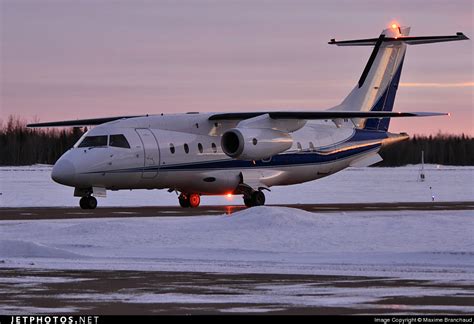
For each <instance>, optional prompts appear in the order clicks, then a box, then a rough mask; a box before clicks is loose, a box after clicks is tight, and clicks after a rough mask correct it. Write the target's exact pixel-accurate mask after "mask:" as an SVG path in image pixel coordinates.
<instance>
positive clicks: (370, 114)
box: [209, 110, 448, 120]
mask: <svg viewBox="0 0 474 324" xmlns="http://www.w3.org/2000/svg"><path fill="white" fill-rule="evenodd" d="M264 114H268V115H269V116H270V118H273V119H340V118H343V119H345V118H394V117H431V116H446V115H448V114H447V113H435V112H397V111H334V110H327V111H269V112H248V113H223V114H214V115H211V116H210V117H209V120H244V119H249V118H254V117H257V116H260V115H264Z"/></svg>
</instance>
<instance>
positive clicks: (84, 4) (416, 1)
mask: <svg viewBox="0 0 474 324" xmlns="http://www.w3.org/2000/svg"><path fill="white" fill-rule="evenodd" d="M343 3H344V5H341V2H338V1H307V2H302V3H300V4H299V5H295V4H294V2H293V1H289V0H287V1H286V0H275V1H274V2H273V1H272V2H271V5H268V3H267V2H265V1H263V2H260V1H255V2H254V1H235V2H232V5H229V4H228V3H227V2H226V1H222V2H220V1H210V0H202V1H199V2H197V1H194V0H183V1H151V2H143V3H141V4H140V5H138V4H137V3H136V2H134V1H124V2H120V5H118V4H117V3H116V2H115V1H112V0H104V1H48V0H42V1H32V0H25V1H10V0H5V1H2V10H1V13H0V15H1V17H0V18H1V21H2V34H1V37H2V58H1V65H2V72H1V74H2V85H1V87H2V94H1V95H2V98H1V99H2V102H1V107H2V109H1V115H0V120H2V121H3V123H5V122H6V120H7V119H8V116H9V115H17V116H20V117H21V118H24V119H26V120H28V121H34V120H38V121H52V120H67V119H83V118H97V117H105V116H121V115H136V114H159V113H165V114H166V113H184V112H187V111H198V112H215V111H217V112H219V111H222V112H232V111H237V112H243V111H258V110H308V111H311V110H324V109H327V108H330V107H333V106H335V105H338V104H339V103H340V102H341V101H342V100H343V99H344V97H345V96H346V95H347V94H348V93H349V92H350V91H351V89H352V88H353V87H354V86H355V84H356V83H357V80H358V79H359V78H360V75H361V73H362V71H363V69H364V65H365V64H366V62H367V60H368V58H369V56H370V50H371V49H370V48H369V47H366V46H363V47H358V48H352V47H346V48H343V47H340V48H339V47H335V46H329V45H327V42H328V41H329V40H330V39H331V38H336V39H341V40H343V39H354V38H355V39H358V38H373V37H378V35H379V34H380V32H381V31H382V30H383V29H384V28H393V29H396V28H398V27H399V26H400V25H403V26H410V27H411V32H410V36H426V35H453V34H455V33H456V32H457V31H462V32H464V33H465V34H466V36H468V37H470V38H471V39H472V37H474V35H472V31H473V24H472V22H473V20H474V19H473V11H472V0H459V1H442V2H439V3H437V5H436V6H426V2H424V1H421V0H400V1H396V2H379V1H376V2H374V1H369V0H361V1H354V2H352V1H345V2H343ZM421 7H422V8H423V10H416V9H417V8H421ZM440 16H442V17H443V19H442V21H440V19H439V17H440ZM347 17H351V18H350V19H347ZM394 17H395V18H396V20H395V18H394ZM355 26H357V28H355ZM394 33H395V34H396V32H394ZM473 56H474V53H473V47H472V40H468V41H463V42H453V43H440V44H432V45H431V44H430V45H427V46H409V47H408V50H407V55H406V60H405V64H404V66H403V73H402V76H401V81H400V82H401V83H400V89H399V91H398V93H397V98H396V100H395V108H394V109H395V110H397V111H408V112H409V111H434V112H445V111H446V108H447V107H449V109H450V110H451V112H452V113H453V116H452V118H449V119H447V118H423V119H421V118H420V119H417V120H416V121H415V120H405V119H404V120H397V121H393V123H391V128H390V131H393V132H407V133H409V134H413V133H418V134H436V133H437V132H438V131H439V130H442V131H443V132H445V133H458V134H460V133H466V134H471V135H474V129H473V125H474V121H473V109H472V108H473V103H472V93H473V89H472V88H473V82H472V75H473V70H474V61H473V60H472V57H473Z"/></svg>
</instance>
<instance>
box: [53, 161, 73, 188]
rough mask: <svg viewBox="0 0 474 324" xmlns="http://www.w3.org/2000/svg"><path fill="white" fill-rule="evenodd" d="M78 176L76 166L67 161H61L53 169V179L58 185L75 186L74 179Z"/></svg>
mask: <svg viewBox="0 0 474 324" xmlns="http://www.w3.org/2000/svg"><path fill="white" fill-rule="evenodd" d="M75 176H76V168H75V167H74V164H73V163H72V162H71V161H69V160H65V159H59V161H58V162H56V164H55V165H54V167H53V171H52V172H51V178H52V179H53V180H54V181H56V182H57V183H60V184H63V185H69V186H73V185H74V184H73V183H74V177H75Z"/></svg>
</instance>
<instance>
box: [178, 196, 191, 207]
mask: <svg viewBox="0 0 474 324" xmlns="http://www.w3.org/2000/svg"><path fill="white" fill-rule="evenodd" d="M178 200H179V205H180V206H181V207H183V208H189V207H191V205H190V203H189V197H188V196H186V195H183V194H181V195H179V197H178Z"/></svg>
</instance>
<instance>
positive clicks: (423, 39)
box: [328, 32, 469, 46]
mask: <svg viewBox="0 0 474 324" xmlns="http://www.w3.org/2000/svg"><path fill="white" fill-rule="evenodd" d="M466 39H469V38H468V37H467V36H466V35H464V34H463V33H461V32H458V33H456V35H448V36H416V37H409V36H407V37H403V36H402V37H383V39H382V41H383V42H384V43H385V42H387V43H390V42H404V43H406V44H408V45H419V44H431V43H440V42H451V41H458V40H466ZM378 40H379V38H366V39H351V40H343V41H336V40H335V39H331V41H329V42H328V44H330V45H337V46H375V45H376V44H377V41H378Z"/></svg>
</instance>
